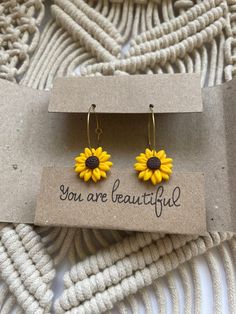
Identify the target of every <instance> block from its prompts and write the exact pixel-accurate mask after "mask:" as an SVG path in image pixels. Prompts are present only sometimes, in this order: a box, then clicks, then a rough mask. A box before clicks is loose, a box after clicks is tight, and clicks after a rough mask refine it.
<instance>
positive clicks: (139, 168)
mask: <svg viewBox="0 0 236 314" xmlns="http://www.w3.org/2000/svg"><path fill="white" fill-rule="evenodd" d="M134 168H135V170H137V171H143V170H146V169H147V164H140V163H139V162H137V163H136V164H135V165H134Z"/></svg>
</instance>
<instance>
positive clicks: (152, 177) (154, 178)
mask: <svg viewBox="0 0 236 314" xmlns="http://www.w3.org/2000/svg"><path fill="white" fill-rule="evenodd" d="M151 181H152V184H153V185H156V184H157V178H156V176H155V174H154V173H153V174H152V176H151Z"/></svg>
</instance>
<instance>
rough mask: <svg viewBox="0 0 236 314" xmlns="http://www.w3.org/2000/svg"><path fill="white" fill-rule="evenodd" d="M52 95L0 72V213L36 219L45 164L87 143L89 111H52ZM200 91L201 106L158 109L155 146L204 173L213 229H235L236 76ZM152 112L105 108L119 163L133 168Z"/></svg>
mask: <svg viewBox="0 0 236 314" xmlns="http://www.w3.org/2000/svg"><path fill="white" fill-rule="evenodd" d="M49 96H50V95H49V92H46V91H36V90H32V89H30V88H27V87H24V86H18V85H16V84H13V83H10V82H7V81H4V80H0V170H1V183H0V204H1V206H0V221H5V222H15V223H19V222H24V223H33V222H34V218H35V208H36V200H37V196H38V195H39V192H40V182H41V175H42V169H43V168H44V167H56V168H64V167H71V168H72V166H73V163H74V157H75V156H77V155H78V153H80V152H81V151H82V150H83V148H84V147H85V146H86V145H87V140H86V114H67V113H64V114H60V113H56V114H54V113H50V114H49V113H48V105H49ZM202 97H203V112H200V113H199V112H197V113H196V112H193V113H178V114H174V113H165V114H159V115H157V117H156V123H157V132H156V134H157V146H158V147H160V148H165V149H166V151H167V152H168V155H170V156H172V157H173V159H174V171H175V172H176V173H177V172H185V173H186V172H200V173H204V181H205V185H204V192H205V193H204V194H205V204H206V219H207V230H208V231H233V232H236V213H235V207H236V195H235V190H236V182H235V176H236V161H235V155H236V145H235V143H236V124H235V121H236V106H235V99H236V80H235V79H234V80H232V81H231V82H228V83H225V84H224V85H221V86H216V87H211V88H204V89H203V90H202ZM94 102H96V100H95V101H94ZM189 105H190V106H191V103H189ZM147 118H148V116H147V115H145V114H139V115H136V114H126V115H123V114H116V115H113V114H101V116H100V119H101V122H102V126H103V131H104V135H103V138H102V146H103V147H104V149H106V150H107V151H109V153H111V155H112V157H113V158H112V161H113V162H114V165H115V167H116V169H117V171H120V170H124V169H129V170H130V169H132V167H133V163H134V158H135V156H137V155H138V154H139V153H140V151H142V149H144V147H145V146H146V143H147V137H146V128H147ZM134 179H136V178H134ZM68 215H70V212H69V211H68ZM128 219H129V217H128V216H127V220H128ZM176 223H178V224H181V222H180V221H178V222H176ZM101 227H102V226H101ZM169 232H173V231H172V230H169Z"/></svg>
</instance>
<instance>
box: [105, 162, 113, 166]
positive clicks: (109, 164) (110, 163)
mask: <svg viewBox="0 0 236 314" xmlns="http://www.w3.org/2000/svg"><path fill="white" fill-rule="evenodd" d="M103 164H106V165H107V166H109V167H111V166H112V165H113V162H111V161H105V162H103Z"/></svg>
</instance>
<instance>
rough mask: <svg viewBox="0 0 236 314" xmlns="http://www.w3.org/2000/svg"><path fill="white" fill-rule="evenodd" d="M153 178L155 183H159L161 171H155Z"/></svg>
mask: <svg viewBox="0 0 236 314" xmlns="http://www.w3.org/2000/svg"><path fill="white" fill-rule="evenodd" d="M154 174H155V176H156V179H157V183H160V182H161V181H162V174H161V171H160V170H156V171H155V172H154Z"/></svg>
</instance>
